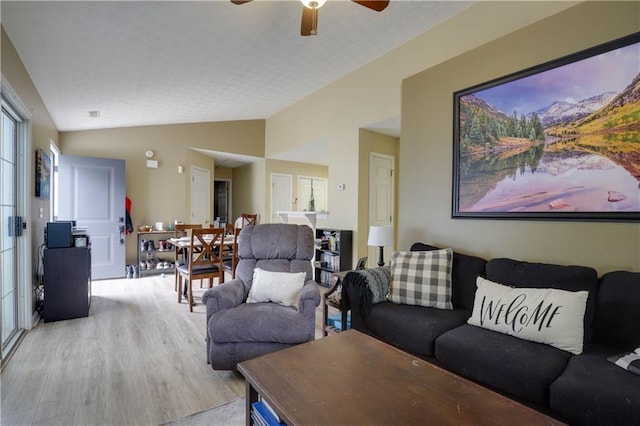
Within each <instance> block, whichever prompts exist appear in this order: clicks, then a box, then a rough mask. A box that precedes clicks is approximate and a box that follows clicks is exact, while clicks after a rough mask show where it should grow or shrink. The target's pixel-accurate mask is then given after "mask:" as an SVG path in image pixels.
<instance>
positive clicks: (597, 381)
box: [550, 345, 640, 425]
mask: <svg viewBox="0 0 640 426" xmlns="http://www.w3.org/2000/svg"><path fill="white" fill-rule="evenodd" d="M613 351H615V349H612V348H606V347H602V346H599V345H588V346H587V347H585V352H584V353H583V354H582V355H578V356H574V357H572V358H571V359H570V360H569V364H568V365H567V368H566V369H565V371H564V372H563V373H562V375H560V377H559V378H558V379H557V380H556V381H555V382H553V384H552V385H551V396H550V403H551V408H552V409H553V410H554V411H555V412H557V413H558V414H560V415H561V416H562V417H564V418H565V419H566V420H568V421H569V423H572V424H582V425H596V424H598V425H605V424H606V425H637V424H640V376H636V375H634V374H632V373H629V372H628V371H624V370H623V369H621V368H619V367H616V366H615V365H614V364H612V363H611V362H608V361H607V357H609V356H612V355H614V354H615V352H613Z"/></svg>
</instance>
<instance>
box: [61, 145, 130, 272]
mask: <svg viewBox="0 0 640 426" xmlns="http://www.w3.org/2000/svg"><path fill="white" fill-rule="evenodd" d="M58 179H59V180H58V182H59V185H58V191H59V198H58V200H59V203H60V205H59V210H58V211H59V216H58V217H57V218H56V219H57V220H75V221H76V224H77V226H86V227H87V232H88V234H89V240H90V242H91V277H92V278H93V279H106V278H122V277H124V276H125V256H126V246H125V241H124V226H125V197H126V195H125V162H124V160H114V159H109V158H92V157H77V156H73V155H61V156H60V162H59V175H58Z"/></svg>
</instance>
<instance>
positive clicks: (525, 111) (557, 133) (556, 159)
mask: <svg viewBox="0 0 640 426" xmlns="http://www.w3.org/2000/svg"><path fill="white" fill-rule="evenodd" d="M453 169H454V170H453V208H452V217H454V218H464V217H471V218H508V219H553V220H605V221H635V220H639V219H640V33H636V34H632V35H630V36H627V37H624V38H621V39H618V40H614V41H612V42H609V43H606V44H603V45H600V46H597V47H594V48H591V49H588V50H584V51H581V52H579V53H576V54H574V55H570V56H567V57H564V58H561V59H558V60H556V61H552V62H548V63H545V64H542V65H540V66H537V67H533V68H530V69H527V70H524V71H521V72H518V73H515V74H512V75H509V76H506V77H502V78H499V79H496V80H493V81H490V82H487V83H484V84H481V85H478V86H474V87H471V88H468V89H465V90H461V91H459V92H456V93H454V159H453Z"/></svg>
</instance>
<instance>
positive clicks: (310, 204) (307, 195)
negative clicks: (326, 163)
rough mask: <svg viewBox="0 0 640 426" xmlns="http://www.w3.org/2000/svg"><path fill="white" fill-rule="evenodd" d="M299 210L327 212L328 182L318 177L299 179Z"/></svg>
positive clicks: (301, 177)
mask: <svg viewBox="0 0 640 426" xmlns="http://www.w3.org/2000/svg"><path fill="white" fill-rule="evenodd" d="M298 210H299V211H317V212H322V211H327V180H326V179H323V178H318V177H303V176H300V177H299V178H298Z"/></svg>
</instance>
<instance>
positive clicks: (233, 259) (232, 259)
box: [222, 228, 242, 279]
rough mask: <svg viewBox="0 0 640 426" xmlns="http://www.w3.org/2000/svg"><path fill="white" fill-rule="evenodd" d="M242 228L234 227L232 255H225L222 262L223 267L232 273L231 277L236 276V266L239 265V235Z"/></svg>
mask: <svg viewBox="0 0 640 426" xmlns="http://www.w3.org/2000/svg"><path fill="white" fill-rule="evenodd" d="M240 231H242V228H233V243H231V255H230V256H228V257H225V259H224V261H223V262H222V269H223V270H224V271H225V272H228V273H229V274H231V279H235V277H236V266H238V235H240ZM227 246H229V245H228V244H227Z"/></svg>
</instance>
